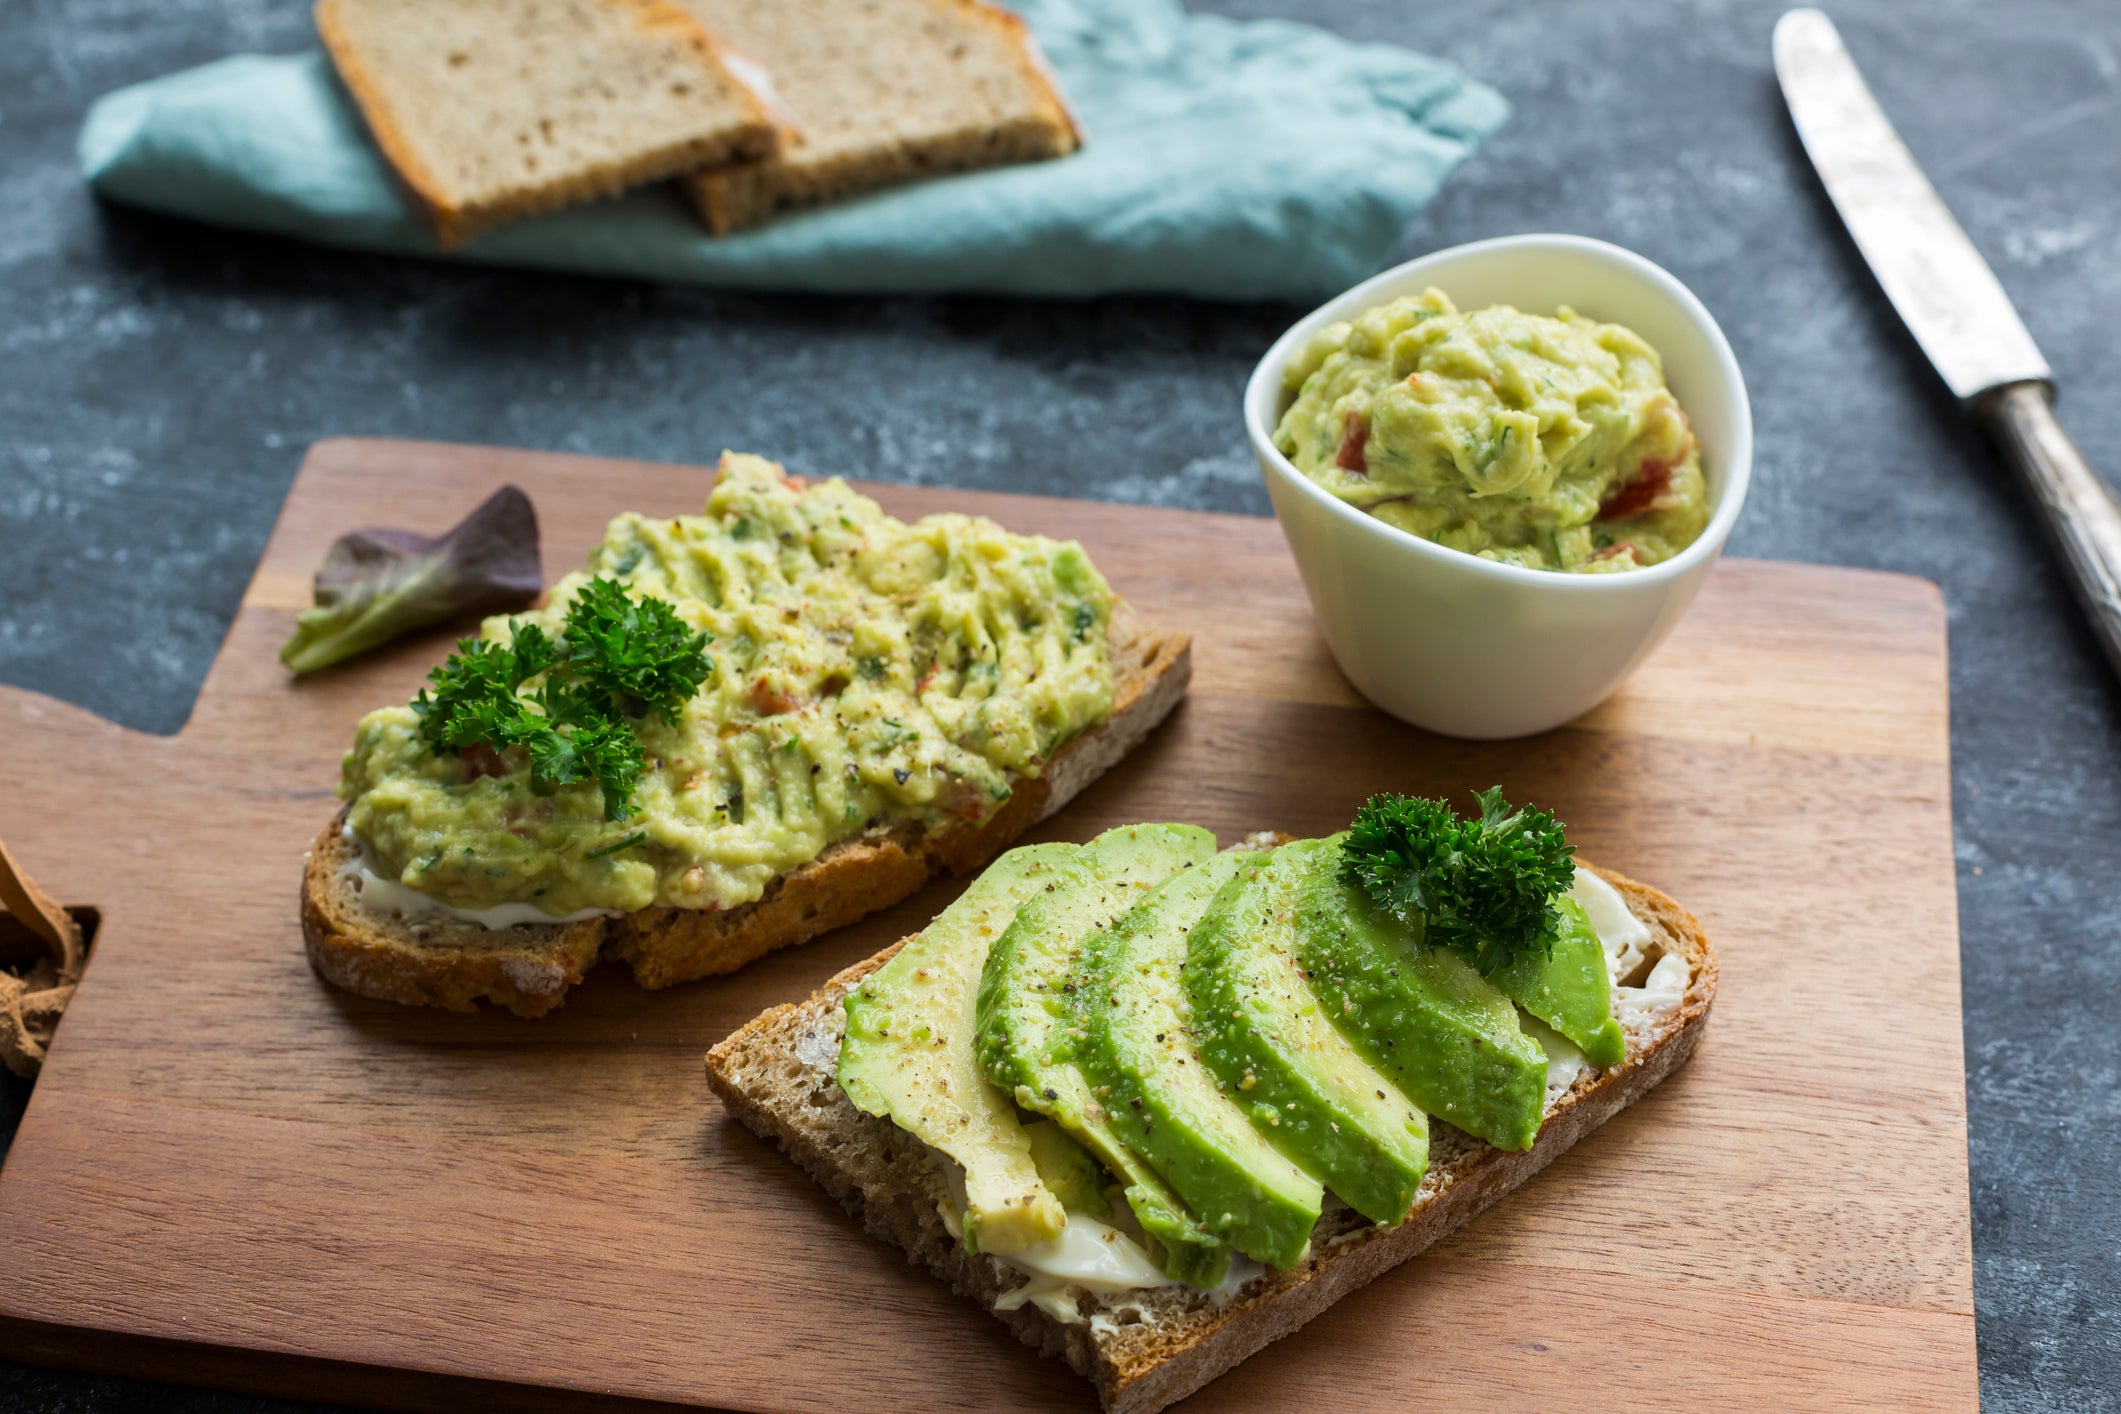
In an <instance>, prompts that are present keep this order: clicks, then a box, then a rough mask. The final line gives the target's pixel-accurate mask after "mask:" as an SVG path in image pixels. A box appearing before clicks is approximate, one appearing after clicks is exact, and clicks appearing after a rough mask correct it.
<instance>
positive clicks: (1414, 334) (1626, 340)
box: [1274, 289, 1709, 574]
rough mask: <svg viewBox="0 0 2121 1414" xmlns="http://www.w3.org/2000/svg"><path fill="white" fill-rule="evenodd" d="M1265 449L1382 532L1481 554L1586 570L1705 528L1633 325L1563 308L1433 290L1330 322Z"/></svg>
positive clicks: (1645, 553)
mask: <svg viewBox="0 0 2121 1414" xmlns="http://www.w3.org/2000/svg"><path fill="white" fill-rule="evenodd" d="M1282 382H1283V387H1284V389H1285V391H1286V392H1287V393H1288V394H1290V395H1291V396H1293V398H1294V400H1295V401H1294V402H1293V403H1292V404H1291V406H1290V408H1289V410H1288V412H1287V413H1286V414H1284V415H1283V417H1282V420H1281V425H1280V427H1278V428H1277V429H1276V430H1275V433H1274V444H1275V446H1276V447H1278V448H1280V450H1281V452H1282V454H1283V455H1284V456H1286V457H1288V458H1289V460H1290V461H1291V462H1293V463H1294V464H1295V466H1296V468H1297V469H1298V470H1299V471H1301V472H1303V473H1304V474H1305V475H1306V476H1308V477H1310V478H1311V479H1312V480H1313V481H1315V482H1317V483H1318V484H1319V485H1321V486H1323V487H1324V488H1325V489H1326V490H1328V491H1330V492H1332V493H1333V494H1334V495H1335V496H1338V497H1340V499H1342V500H1344V501H1347V502H1349V503H1351V504H1353V505H1356V506H1359V507H1361V508H1362V509H1364V510H1366V511H1368V512H1370V514H1372V515H1374V516H1376V517H1377V518H1378V519H1379V520H1382V521H1384V522H1385V523H1386V524H1387V525H1393V526H1397V527H1398V528H1399V529H1401V530H1404V531H1407V532H1409V533H1410V534H1414V535H1418V536H1420V537H1422V538H1423V539H1424V540H1433V541H1435V542H1436V543H1437V544H1439V545H1446V546H1449V547H1450V548H1451V549H1454V550H1464V551H1467V552H1468V553H1471V554H1475V555H1479V556H1480V557H1481V558H1483V559H1489V560H1496V561H1500V562H1501V563H1503V564H1510V565H1522V566H1524V567H1526V568H1529V569H1542V570H1567V571H1574V572H1577V573H1586V574H1595V573H1605V572H1611V571H1614V570H1630V569H1639V568H1641V567H1643V566H1646V565H1654V564H1656V563H1657V562H1658V561H1660V560H1666V559H1669V558H1671V557H1672V556H1673V555H1676V554H1678V553H1679V552H1680V551H1681V550H1683V549H1685V548H1686V547H1687V546H1688V545H1690V544H1692V543H1693V541H1694V539H1695V537H1697V536H1698V535H1700V534H1701V531H1702V527H1703V526H1705V525H1706V524H1707V523H1708V514H1709V513H1708V496H1707V492H1706V490H1705V488H1704V486H1703V483H1702V478H1701V454H1700V449H1699V447H1698V446H1697V445H1696V443H1695V440H1694V434H1693V432H1692V431H1691V430H1689V428H1688V427H1687V420H1686V415H1685V414H1684V413H1683V412H1681V411H1680V408H1679V404H1678V402H1677V401H1676V400H1675V399H1674V398H1673V397H1672V394H1671V391H1670V390H1669V389H1668V388H1666V387H1665V385H1664V365H1663V363H1662V362H1661V361H1660V360H1659V358H1658V356H1657V351H1656V350H1655V349H1653V348H1651V347H1650V346H1649V345H1648V344H1647V343H1645V342H1644V341H1643V339H1642V337H1641V336H1640V335H1638V334H1636V333H1635V332H1634V331H1633V330H1630V329H1625V328H1622V327H1621V326H1620V325H1618V324H1599V323H1596V322H1594V321H1592V320H1589V319H1585V318H1584V317H1583V316H1581V315H1579V314H1577V313H1576V312H1575V311H1574V310H1572V309H1569V308H1567V307H1566V306H1564V307H1563V308H1562V309H1561V310H1560V311H1559V313H1558V314H1557V316H1556V317H1555V318H1552V319H1548V318H1544V317H1541V316H1539V315H1532V314H1524V313H1521V312H1519V311H1518V310H1515V309H1511V308H1510V307H1508V306H1507V305H1494V306H1491V307H1490V308H1487V309H1477V310H1474V311H1472V312H1471V313H1460V312H1459V311H1458V310H1457V309H1456V308H1455V307H1454V306H1453V305H1452V303H1451V301H1450V300H1449V299H1448V298H1447V297H1446V296H1445V295H1444V294H1443V292H1442V291H1440V290H1434V289H1431V290H1426V291H1424V292H1423V293H1421V294H1420V295H1411V296H1407V297H1404V298H1401V299H1396V300H1393V301H1391V302H1390V303H1388V304H1383V305H1379V306H1378V307H1377V308H1375V309H1372V310H1369V311H1367V312H1365V313H1364V314H1362V315H1361V316H1360V317H1358V318H1356V319H1353V320H1350V321H1348V322H1345V323H1339V324H1332V325H1329V326H1327V327H1326V328H1325V329H1324V330H1323V331H1321V332H1320V333H1319V335H1318V336H1317V338H1315V339H1313V340H1312V341H1311V344H1310V346H1309V347H1307V348H1306V349H1304V350H1303V351H1302V352H1301V353H1299V354H1298V355H1297V356H1296V357H1295V359H1293V360H1292V361H1291V362H1290V364H1289V366H1288V368H1287V369H1285V370H1284V372H1283V375H1282Z"/></svg>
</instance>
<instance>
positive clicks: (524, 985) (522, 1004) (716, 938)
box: [302, 605, 1193, 1016]
mask: <svg viewBox="0 0 2121 1414" xmlns="http://www.w3.org/2000/svg"><path fill="white" fill-rule="evenodd" d="M1108 642H1109V644H1110V650H1111V657H1112V676H1113V695H1112V715H1111V716H1110V717H1108V718H1106V719H1105V720H1104V721H1103V722H1102V723H1100V724H1099V725H1097V726H1095V727H1093V728H1091V729H1090V730H1089V731H1086V732H1084V733H1083V734H1082V735H1080V736H1078V737H1076V738H1075V739H1074V740H1073V741H1071V742H1069V743H1068V744H1067V745H1065V746H1063V747H1062V748H1061V749H1060V750H1059V751H1056V752H1055V753H1054V754H1053V759H1052V760H1050V761H1048V762H1047V763H1046V768H1045V770H1044V771H1043V772H1042V773H1041V774H1039V775H1038V776H1037V777H1035V778H1018V779H1016V780H1015V782H1014V786H1015V792H1014V794H1012V795H1011V796H1010V798H1009V800H1008V802H1007V803H1006V804H1005V805H1004V806H1003V807H1002V808H1001V809H1000V810H998V811H996V812H995V813H994V814H992V815H990V816H988V817H987V818H986V819H984V820H981V821H979V822H977V823H971V822H967V823H964V824H960V825H955V826H952V827H950V828H948V829H943V830H928V829H924V828H923V827H921V826H920V825H918V824H916V823H911V822H900V823H896V824H893V825H890V826H886V827H882V828H879V829H876V830H872V831H870V832H869V833H867V834H861V835H856V836H853V837H852V838H849V839H845V840H841V841H840V842H839V843H837V844H835V845H833V846H831V847H830V848H828V849H827V850H826V851H825V852H824V853H823V854H820V855H819V856H818V857H817V858H816V859H814V860H812V861H811V862H810V863H808V864H805V865H803V866H802V867H801V868H799V869H795V870H791V871H790V872H788V873H786V874H783V875H782V876H781V877H780V878H778V879H776V880H774V881H773V883H771V884H770V885H768V886H767V889H766V892H765V894H764V896H763V897H761V898H759V899H757V900H755V901H753V902H751V903H747V904H745V905H743V906H742V907H740V908H732V909H728V910H726V911H723V912H712V913H710V912H701V911H699V910H693V909H680V908H667V907H655V908H648V909H643V910H642V911H641V912H639V913H635V914H627V915H621V916H618V917H613V918H589V919H585V920H583V921H581V922H577V923H531V924H521V925H518V926H516V927H513V928H491V929H490V928H486V927H483V926H481V925H479V924H477V923H472V922H463V921H459V920H457V919H455V918H453V917H451V916H450V915H448V914H445V913H426V914H420V915H417V916H413V917H404V916H400V915H398V914H395V913H384V912H380V911H377V910H375V909H372V908H369V907H368V906H367V905H365V904H364V903H363V902H362V899H361V895H360V888H359V885H358V883H357V882H356V879H357V876H356V875H355V874H354V873H352V872H351V869H350V866H351V865H353V864H354V863H355V861H356V859H357V857H358V850H357V846H355V845H354V844H353V842H351V841H350V840H348V839H347V838H346V836H345V833H344V831H343V828H342V824H343V816H342V817H341V818H340V819H335V820H333V821H332V823H331V824H330V825H329V826H328V827H327V828H326V829H325V831H324V833H323V834H321V835H319V836H318V837H317V840H316V843H315V844H314V845H313V846H312V847H311V849H310V852H309V862H308V865H307V866H306V867H305V869H304V870H303V875H302V934H303V937H304V938H305V940H306V941H307V943H308V947H309V960H310V962H311V964H312V965H314V966H315V968H316V970H317V972H318V974H319V975H320V976H322V977H323V978H324V980H325V981H327V982H330V983H332V984H333V985H335V986H339V987H343V988H345V989H346V990H347V991H349V992H358V993H359V994H361V995H362V996H364V997H377V998H380V999H382V1000H384V1001H392V1002H404V1003H407V1004H410V1005H427V1006H442V1007H448V1008H450V1009H451V1010H452V1011H469V1010H471V1009H472V1008H473V1007H474V1006H475V1004H476V1003H477V1002H478V1001H479V1000H480V999H482V998H483V999H485V1000H487V1001H491V1002H494V1003H497V1004H498V1005H501V1006H505V1007H507V1008H508V1009H509V1010H510V1011H512V1012H515V1013H516V1014H517V1015H518V1016H541V1015H543V1014H544V1013H546V1012H548V1011H550V1010H552V1009H553V1008H554V1007H556V1006H558V1005H559V1004H560V1000H561V998H563V997H564V996H565V995H566V994H567V991H568V989H569V988H571V987H573V986H574V984H575V983H577V982H579V981H581V980H582V977H583V974H585V973H586V972H588V970H589V968H590V967H591V966H592V965H593V964H594V963H595V962H596V960H597V958H598V957H599V956H611V957H616V958H620V959H623V960H624V961H625V962H627V963H628V964H629V965H631V966H632V968H633V975H634V978H635V980H636V981H638V982H639V983H640V984H641V985H642V986H644V987H668V986H670V985H672V984H673V983H677V982H689V981H693V980H694V979H696V978H700V977H707V976H712V975H713V974H715V973H720V972H732V971H734V970H735V969H737V968H739V967H742V966H743V965H744V964H745V963H747V962H750V961H751V960H752V959H753V958H756V957H759V956H762V955H763V954H765V953H768V952H771V951H773V950H774V949H775V948H782V947H787V946H789V945H790V944H792V943H801V942H806V941H808V940H809V939H811V938H814V937H816V936H817V935H818V934H820V933H823V932H826V931H827V930H829V929H833V928H838V927H841V926H843V925H844V924H848V923H852V922H853V921H854V920H855V919H857V918H860V917H862V916H863V915H865V914H868V913H873V912H875V911H876V910H877V909H880V908H888V907H890V906H891V905H892V904H894V903H897V902H898V901H899V900H900V899H903V898H906V897H907V896H909V895H911V894H912V893H913V892H914V891H916V890H917V889H919V888H920V887H921V885H923V884H925V883H927V882H928V880H929V879H931V878H933V877H935V876H936V875H938V874H942V873H952V874H961V873H964V872H965V871H966V870H969V869H976V868H978V867H979V866H980V865H982V864H984V863H986V862H987V861H988V860H989V859H991V858H993V857H994V856H995V855H996V854H998V853H999V852H1000V851H1001V850H1003V849H1005V848H1006V847H1008V846H1009V845H1010V844H1011V843H1013V842H1014V841H1015V840H1016V839H1017V837H1018V836H1020V835H1022V834H1023V833H1024V831H1026V830H1028V829H1030V828H1031V827H1032V826H1033V825H1035V824H1037V823H1038V822H1039V821H1041V820H1043V819H1045V818H1046V817H1047V816H1049V815H1051V814H1053V813H1054V812H1055V811H1057V810H1059V809H1060V808H1061V807H1062V806H1064V805H1066V804H1067V803H1068V802H1069V801H1070V800H1073V799H1074V798H1075V796H1076V795H1077V794H1078V793H1079V792H1081V791H1082V789H1083V788H1084V787H1085V786H1087V785H1089V784H1090V783H1091V782H1092V781H1094V780H1096V779H1097V778H1098V777H1099V776H1101V775H1103V774H1104V773H1105V772H1106V771H1108V770H1110V769H1111V768H1112V767H1113V766H1114V765H1116V764H1117V763H1118V762H1119V760H1120V758H1121V757H1123V756H1125V755H1126V754H1127V753H1128V752H1129V751H1131V750H1133V749H1134V748H1135V746H1137V745H1138V744H1140V742H1141V740H1142V738H1143V737H1145V736H1147V735H1148V734H1149V732H1150V731H1151V730H1152V729H1154V728H1155V726H1156V725H1157V724H1158V723H1159V722H1161V721H1163V719H1164V718H1165V717H1167V716H1169V715H1170V714H1171V709H1172V708H1174V707H1176V706H1177V705H1178V702H1179V699H1180V698H1181V697H1183V696H1184V695H1185V691H1186V683H1187V681H1188V680H1189V679H1190V678H1191V676H1192V672H1193V658H1192V640H1191V639H1190V638H1188V637H1187V635H1185V634H1183V633H1172V632H1167V631H1165V630H1161V629H1157V628H1152V627H1150V626H1148V625H1146V624H1144V623H1142V621H1141V620H1140V619H1139V618H1137V617H1136V616H1135V615H1134V613H1133V612H1132V611H1131V610H1129V609H1128V608H1127V607H1126V606H1125V605H1121V606H1120V607H1119V608H1118V610H1116V611H1115V612H1114V614H1113V616H1112V623H1111V628H1110V630H1109V632H1108Z"/></svg>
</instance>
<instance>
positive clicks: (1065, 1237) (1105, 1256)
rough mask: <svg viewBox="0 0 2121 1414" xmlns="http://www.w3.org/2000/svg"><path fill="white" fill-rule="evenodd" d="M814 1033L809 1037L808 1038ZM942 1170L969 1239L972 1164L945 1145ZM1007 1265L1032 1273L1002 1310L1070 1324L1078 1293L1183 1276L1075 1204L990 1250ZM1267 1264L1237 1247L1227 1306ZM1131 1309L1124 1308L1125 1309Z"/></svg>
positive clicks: (1005, 1297)
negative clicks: (1025, 1236)
mask: <svg viewBox="0 0 2121 1414" xmlns="http://www.w3.org/2000/svg"><path fill="white" fill-rule="evenodd" d="M805 1039H807V1038H805ZM928 1157H929V1158H930V1159H931V1160H933V1161H934V1163H935V1168H936V1172H938V1173H940V1174H941V1175H942V1176H943V1188H944V1190H945V1192H944V1196H943V1197H942V1198H941V1199H939V1200H937V1202H936V1205H935V1211H936V1215H937V1216H938V1217H940V1218H941V1219H942V1220H943V1227H944V1228H945V1229H946V1230H948V1232H949V1233H950V1235H951V1236H952V1237H954V1238H956V1239H957V1240H958V1241H960V1242H962V1241H964V1240H965V1171H964V1170H963V1169H961V1168H959V1167H958V1164H957V1161H956V1160H955V1159H952V1158H951V1157H950V1156H949V1155H948V1154H945V1153H943V1152H942V1151H941V1150H938V1149H930V1150H929V1151H928ZM987 1255H989V1256H992V1257H994V1260H995V1261H997V1262H1000V1263H1001V1264H1002V1265H1003V1266H1005V1267H1009V1268H1011V1269H1013V1270H1015V1271H1018V1272H1021V1273H1022V1274H1023V1275H1024V1276H1025V1277H1026V1278H1027V1280H1026V1281H1025V1283H1024V1284H1023V1285H1022V1286H1019V1287H1017V1288H1015V1289H1014V1290H1012V1291H1005V1292H1003V1293H1002V1294H1001V1296H1000V1297H999V1298H998V1299H997V1300H996V1301H995V1303H994V1309H995V1310H997V1311H1014V1310H1016V1309H1017V1308H1018V1307H1020V1306H1024V1305H1027V1304H1028V1305H1032V1306H1036V1307H1038V1309H1039V1310H1041V1311H1044V1312H1045V1313H1046V1314H1047V1315H1049V1316H1051V1317H1052V1318H1053V1319H1054V1320H1056V1321H1059V1322H1061V1323H1062V1324H1063V1325H1071V1326H1076V1325H1081V1324H1083V1314H1082V1311H1081V1310H1080V1309H1079V1308H1078V1307H1077V1305H1076V1299H1075V1295H1074V1293H1076V1292H1089V1293H1090V1294H1091V1295H1093V1296H1097V1297H1101V1298H1102V1297H1113V1296H1119V1295H1122V1294H1124V1293H1126V1292H1130V1291H1148V1290H1152V1289H1154V1288H1157V1287H1165V1286H1177V1285H1179V1283H1177V1282H1175V1281H1173V1280H1172V1279H1171V1278H1170V1277H1167V1276H1165V1275H1164V1273H1163V1271H1162V1269H1161V1268H1159V1267H1158V1266H1157V1265H1156V1263H1155V1262H1153V1261H1151V1260H1150V1258H1149V1253H1148V1249H1146V1248H1145V1247H1143V1246H1142V1244H1141V1243H1140V1242H1139V1241H1138V1240H1136V1239H1135V1238H1134V1237H1132V1236H1130V1235H1129V1234H1127V1233H1125V1232H1122V1231H1121V1230H1120V1229H1119V1228H1117V1227H1114V1226H1113V1225H1112V1224H1110V1223H1108V1222H1105V1221H1103V1220H1101V1219H1099V1218H1093V1217H1091V1216H1090V1215H1089V1214H1088V1213H1078V1212H1074V1211H1072V1210H1071V1211H1070V1212H1069V1214H1068V1222H1067V1225H1066V1226H1065V1227H1063V1228H1062V1229H1061V1231H1060V1235H1059V1236H1058V1237H1054V1238H1051V1239H1049V1240H1047V1241H1045V1242H1041V1243H1037V1244H1036V1245H1034V1246H1031V1247H1027V1248H1025V1249H1024V1250H1023V1251H1021V1252H1011V1253H1010V1254H1009V1255H1008V1256H1006V1257H1004V1256H999V1255H997V1254H994V1253H989V1254H987ZM1266 1270H1267V1269H1266V1267H1264V1266H1262V1265H1261V1264H1260V1263H1258V1262H1255V1261H1253V1260H1252V1259H1251V1258H1250V1257H1247V1256H1244V1255H1243V1254H1242V1253H1235V1252H1233V1253H1231V1254H1230V1270H1229V1272H1228V1273H1227V1274H1226V1275H1225V1276H1224V1277H1223V1280H1222V1285H1220V1286H1218V1287H1216V1288H1215V1289H1214V1290H1213V1291H1210V1292H1209V1293H1208V1299H1209V1300H1210V1301H1213V1302H1214V1303H1215V1304H1216V1305H1218V1306H1220V1305H1222V1304H1224V1303H1225V1302H1227V1301H1230V1300H1232V1299H1233V1298H1234V1297H1236V1295H1237V1293H1238V1292H1239V1291H1240V1290H1242V1289H1243V1288H1244V1285H1245V1283H1247V1282H1249V1281H1251V1280H1252V1279H1253V1278H1255V1277H1258V1276H1261V1275H1263V1274H1264V1273H1265V1272H1266ZM1123 1309H1124V1308H1122V1310H1123ZM1115 1314H1116V1313H1114V1312H1108V1311H1099V1312H1097V1313H1096V1314H1094V1315H1093V1316H1092V1317H1091V1318H1090V1323H1091V1324H1092V1325H1094V1326H1096V1327H1097V1328H1098V1329H1100V1330H1104V1329H1110V1328H1117V1326H1118V1325H1119V1322H1118V1321H1117V1320H1115V1319H1114V1315H1115Z"/></svg>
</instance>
